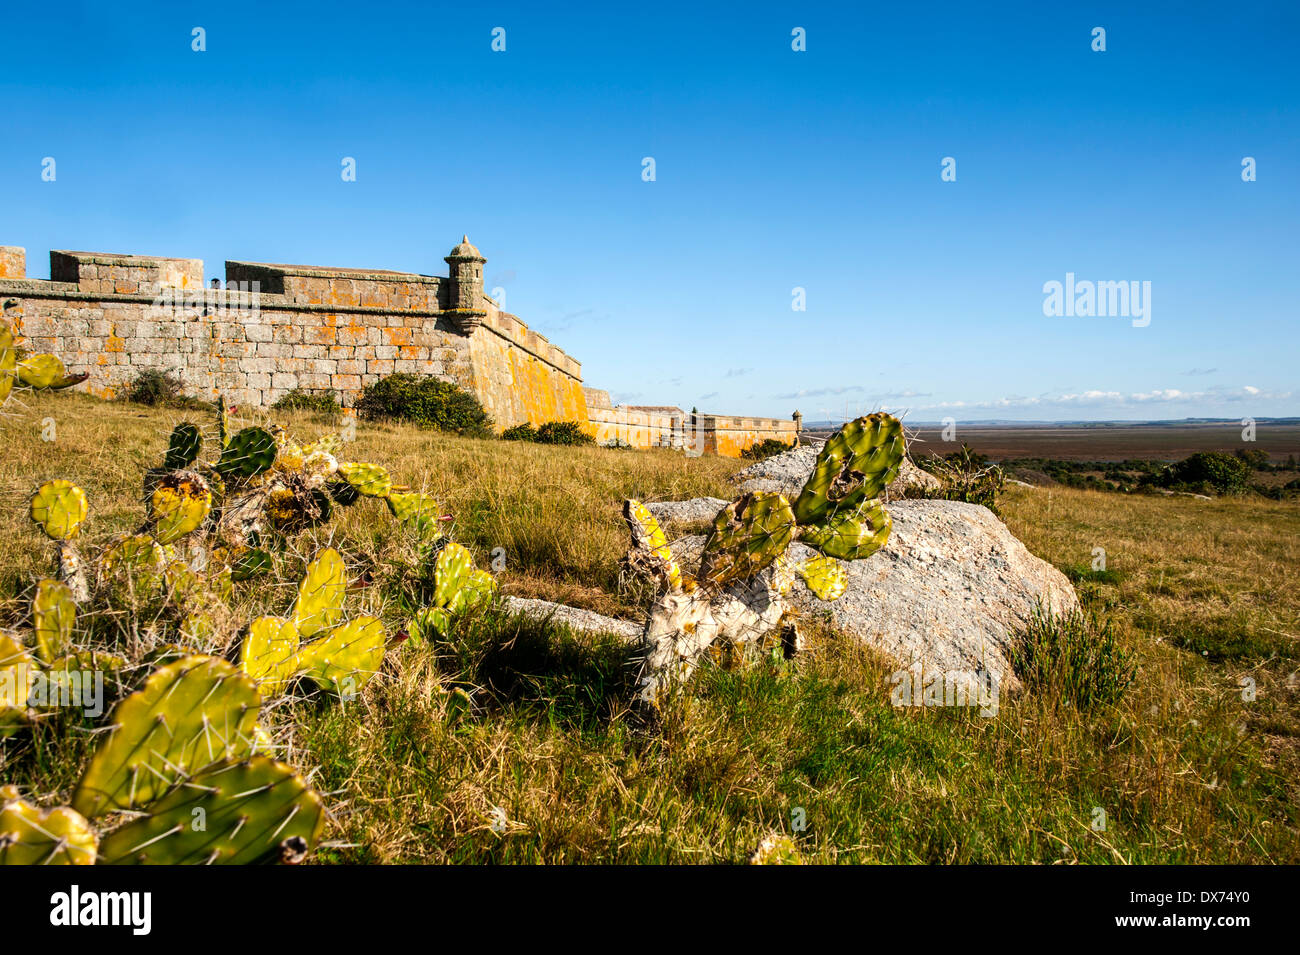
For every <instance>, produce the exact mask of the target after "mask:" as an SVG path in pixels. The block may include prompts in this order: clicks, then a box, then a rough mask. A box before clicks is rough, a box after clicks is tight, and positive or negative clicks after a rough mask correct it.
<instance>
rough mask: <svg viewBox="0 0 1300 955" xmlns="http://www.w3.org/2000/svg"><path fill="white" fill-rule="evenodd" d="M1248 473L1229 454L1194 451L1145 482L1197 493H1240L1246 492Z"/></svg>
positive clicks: (1248, 470) (1246, 468)
mask: <svg viewBox="0 0 1300 955" xmlns="http://www.w3.org/2000/svg"><path fill="white" fill-rule="evenodd" d="M1250 472H1251V467H1250V465H1249V464H1247V463H1246V462H1245V461H1243V460H1242V459H1241V458H1238V457H1234V456H1233V455H1231V454H1224V453H1223V452H1222V451H1197V452H1196V453H1195V454H1193V455H1192V456H1191V457H1189V458H1184V459H1183V460H1182V461H1179V462H1178V463H1177V464H1171V465H1169V466H1168V467H1167V468H1165V469H1164V471H1162V472H1160V473H1159V474H1158V475H1154V476H1151V477H1149V478H1147V479H1145V480H1148V481H1150V483H1154V484H1157V485H1159V486H1160V487H1166V488H1172V489H1174V490H1179V491H1192V492H1194V493H1198V494H1208V493H1213V492H1218V493H1219V494H1240V493H1241V492H1242V491H1244V490H1246V486H1247V484H1248V483H1249V480H1250Z"/></svg>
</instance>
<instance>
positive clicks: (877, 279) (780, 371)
mask: <svg viewBox="0 0 1300 955" xmlns="http://www.w3.org/2000/svg"><path fill="white" fill-rule="evenodd" d="M557 6H559V5H557ZM564 7H565V9H564V11H563V12H555V11H552V10H546V9H543V8H542V7H541V5H535V4H520V5H514V4H492V3H485V4H475V5H471V4H445V5H444V4H399V3H371V4H359V3H331V2H326V0H321V2H315V3H311V4H301V5H299V4H252V3H239V2H221V3H215V2H214V3H185V2H172V3H166V4H150V3H134V4H128V5H120V4H118V5H105V4H102V3H77V2H72V3H64V4H60V5H58V6H57V7H48V6H39V5H31V4H11V5H8V6H7V8H6V10H5V12H4V14H3V19H4V26H5V35H6V39H7V41H8V42H7V43H6V44H5V68H4V70H3V72H2V73H0V97H2V100H0V101H2V102H3V103H4V104H5V107H6V108H5V111H4V123H3V125H4V140H5V148H4V149H3V150H0V244H9V245H21V246H25V247H26V248H27V249H28V260H29V269H28V271H29V274H30V275H32V276H35V277H46V276H47V275H48V259H47V252H48V250H50V249H52V248H63V249H67V248H71V249H82V250H93V251H109V252H124V253H126V252H130V253H139V254H154V255H175V256H186V257H197V258H202V259H204V260H205V263H206V268H207V273H208V275H209V276H219V275H221V274H223V271H222V263H223V262H224V261H225V260H226V259H244V260H256V261H273V262H296V263H303V264H319V265H342V266H355V267H375V268H392V269H403V270H410V271H415V272H424V273H429V274H442V273H444V272H445V264H444V263H443V261H442V257H443V256H444V255H446V254H447V252H448V251H449V250H450V248H451V246H452V245H454V244H455V243H456V241H458V240H459V238H460V236H461V234H462V233H465V232H467V233H468V234H469V236H470V238H471V239H472V240H473V241H474V242H475V243H476V244H477V245H478V246H479V247H480V248H481V249H482V250H483V253H484V255H486V256H487V259H488V263H487V266H486V270H485V274H486V278H487V282H488V286H489V288H492V287H500V288H503V289H504V290H505V292H506V307H507V308H508V310H509V311H512V312H514V313H516V314H518V315H519V316H520V317H521V318H522V319H523V320H524V321H525V322H527V323H529V324H530V325H531V326H533V327H535V328H537V329H538V330H539V331H541V332H542V333H543V334H546V335H548V336H549V337H550V338H551V340H552V341H554V342H555V343H556V344H558V345H560V346H561V347H562V348H564V349H565V350H567V351H568V352H570V354H572V355H574V356H575V357H576V358H578V359H579V360H580V361H581V362H582V363H583V374H584V377H585V379H586V383H587V384H589V385H592V386H595V387H601V388H607V389H609V390H610V391H611V392H613V394H614V396H615V398H616V399H620V400H623V401H626V402H630V403H644V404H680V405H682V406H683V407H686V408H690V407H692V406H696V407H698V408H699V409H700V410H701V411H723V412H730V413H749V414H770V415H780V416H787V415H789V414H790V413H791V412H792V411H793V410H795V408H796V407H797V408H798V409H799V410H801V411H802V412H803V413H804V415H805V416H806V417H808V418H820V417H826V416H832V415H833V416H839V415H842V414H844V413H845V412H846V411H847V412H849V413H856V412H859V411H862V410H871V409H873V408H876V407H885V408H891V409H907V410H909V411H910V415H911V418H912V419H913V420H937V419H939V418H941V417H943V416H945V415H951V416H953V417H955V418H956V419H957V420H959V421H960V420H963V419H967V420H971V419H979V418H990V417H995V418H1006V419H1018V418H1023V419H1079V418H1083V419H1152V418H1174V417H1183V416H1222V417H1243V416H1253V417H1262V416H1268V415H1295V414H1300V380H1298V379H1300V373H1298V372H1297V356H1298V355H1300V299H1298V297H1297V294H1296V288H1295V283H1296V282H1297V279H1298V278H1300V269H1297V260H1298V253H1300V225H1298V223H1300V202H1298V199H1300V115H1298V114H1297V103H1300V97H1298V95H1297V94H1300V57H1298V56H1296V49H1297V44H1298V43H1300V6H1297V5H1296V4H1294V3H1277V4H1272V3H1262V4H1250V5H1248V6H1247V7H1242V6H1240V5H1229V4H1221V5H1214V6H1211V5H1204V6H1203V5H1198V4H1195V3H1166V4H1133V3H1116V4H1070V3H1026V4H978V5H976V4H969V5H953V6H948V5H945V4H942V3H938V4H936V3H926V4H890V5H864V4H843V5H838V4H834V5H833V4H826V5H821V4H817V5H812V4H761V3H747V4H743V5H742V4H726V5H721V4H719V5H716V6H715V7H712V8H711V7H710V6H708V5H701V4H690V5H674V4H670V3H655V4H650V5H620V7H621V8H620V9H619V10H617V11H604V10H599V9H598V8H596V7H594V6H593V7H592V8H590V9H586V8H584V6H583V5H581V4H574V5H564ZM1138 7H1140V8H1141V9H1135V8H1138ZM899 8H901V9H899ZM1098 26H1100V27H1103V28H1104V29H1105V30H1106V51H1105V52H1094V51H1093V50H1092V48H1091V45H1092V42H1093V38H1092V31H1093V28H1094V27H1098ZM194 27H202V28H203V29H204V30H205V31H206V43H207V50H206V51H205V52H201V53H200V52H194V51H193V50H192V49H191V41H192V33H191V31H192V29H193V28H194ZM495 27H503V28H504V29H505V31H506V33H505V38H506V49H505V51H504V52H494V51H493V50H492V49H491V43H492V30H493V28H495ZM795 27H802V28H804V30H805V31H806V37H807V41H806V43H807V49H806V51H804V52H795V51H793V50H792V49H791V31H792V30H793V29H794V28H795ZM1248 156H1249V157H1253V158H1254V159H1255V161H1256V164H1257V180H1256V181H1254V182H1243V181H1242V176H1241V173H1242V165H1241V164H1242V159H1243V157H1248ZM45 157H54V159H55V160H56V163H57V166H56V169H57V178H56V180H55V181H54V182H45V181H42V178H41V168H42V160H43V159H44V158H45ZM343 157H354V158H355V160H356V169H357V178H356V181H355V182H344V181H343V179H342V177H341V176H340V170H341V162H342V159H343ZM644 157H653V158H654V160H655V176H656V178H655V181H653V182H647V181H644V180H643V178H642V160H643V158H644ZM944 157H952V158H954V159H955V160H956V174H957V177H956V181H954V182H944V181H942V180H941V176H940V173H941V162H942V160H943V159H944ZM1066 273H1074V274H1075V276H1076V278H1077V280H1080V281H1081V280H1093V281H1138V282H1150V283H1151V290H1152V292H1151V302H1150V323H1149V324H1148V325H1146V326H1145V327H1134V324H1133V322H1132V321H1131V320H1130V319H1129V318H1126V317H1114V316H1110V317H1096V316H1093V317H1082V316H1062V317H1049V316H1045V315H1044V314H1043V301H1044V298H1045V295H1044V292H1043V286H1044V283H1047V282H1050V281H1053V280H1055V281H1061V282H1064V281H1065V276H1066ZM796 287H798V288H802V289H804V290H805V295H806V310H805V311H794V310H792V307H791V304H792V298H793V296H792V289H794V288H796Z"/></svg>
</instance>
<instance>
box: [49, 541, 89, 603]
mask: <svg viewBox="0 0 1300 955" xmlns="http://www.w3.org/2000/svg"><path fill="white" fill-rule="evenodd" d="M58 545H59V550H58V558H57V561H58V569H57V573H58V578H59V580H61V581H63V582H64V583H65V584H67V585H68V589H69V590H70V591H72V600H73V602H74V603H79V604H81V603H86V602H87V601H88V600H90V581H89V580H88V579H87V578H86V565H85V562H84V561H82V559H81V555H80V554H79V553H77V548H75V547H73V546H72V543H71V541H59V542H58Z"/></svg>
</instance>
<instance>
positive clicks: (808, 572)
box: [795, 557, 849, 600]
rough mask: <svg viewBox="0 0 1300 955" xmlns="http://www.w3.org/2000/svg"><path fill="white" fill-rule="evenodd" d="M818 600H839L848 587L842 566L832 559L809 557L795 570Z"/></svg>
mask: <svg viewBox="0 0 1300 955" xmlns="http://www.w3.org/2000/svg"><path fill="white" fill-rule="evenodd" d="M795 573H797V574H798V575H799V576H800V577H801V578H802V579H803V582H804V583H806V584H807V585H808V589H809V590H811V591H812V592H813V593H814V594H816V595H817V598H818V599H819V600H839V599H840V598H841V597H843V596H844V591H845V590H846V589H847V588H848V586H849V575H848V572H847V571H846V570H845V569H844V565H843V564H841V563H840V562H839V561H838V560H835V559H834V558H833V557H810V558H808V559H807V560H805V561H804V562H803V563H802V564H800V565H799V566H798V567H797V568H795Z"/></svg>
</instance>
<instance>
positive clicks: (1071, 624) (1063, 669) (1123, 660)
mask: <svg viewBox="0 0 1300 955" xmlns="http://www.w3.org/2000/svg"><path fill="white" fill-rule="evenodd" d="M1010 658H1011V665H1012V666H1013V667H1014V668H1015V671H1016V674H1017V675H1018V676H1019V677H1020V679H1021V680H1022V681H1024V684H1025V686H1026V687H1028V688H1030V689H1037V690H1045V691H1048V692H1050V693H1053V694H1055V695H1057V696H1058V697H1059V698H1060V699H1062V700H1064V701H1067V702H1069V703H1071V704H1073V705H1074V706H1076V707H1078V708H1079V709H1087V708H1088V707H1090V706H1094V705H1096V704H1102V703H1114V702H1115V701H1116V700H1118V699H1119V698H1120V696H1122V695H1123V693H1124V691H1125V690H1127V689H1128V687H1129V685H1130V684H1131V683H1132V682H1133V678H1134V677H1135V676H1136V675H1137V665H1136V664H1135V663H1134V662H1133V660H1132V658H1131V657H1130V655H1129V654H1128V653H1127V652H1126V651H1125V650H1124V649H1123V648H1122V647H1120V645H1119V642H1118V641H1117V640H1116V639H1115V634H1114V633H1113V632H1112V629H1111V624H1110V621H1109V620H1106V621H1105V622H1099V621H1098V619H1097V618H1096V617H1095V616H1088V617H1085V616H1084V615H1083V614H1082V613H1080V612H1078V611H1075V612H1074V613H1071V614H1065V615H1062V616H1054V615H1053V614H1051V613H1049V612H1048V611H1047V610H1046V609H1045V608H1043V607H1042V605H1039V606H1038V607H1036V608H1034V610H1033V611H1032V612H1031V613H1030V616H1029V624H1028V626H1027V627H1026V629H1025V633H1024V635H1023V638H1022V639H1021V640H1019V641H1012V644H1011V653H1010Z"/></svg>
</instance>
